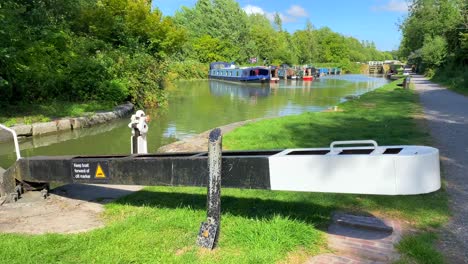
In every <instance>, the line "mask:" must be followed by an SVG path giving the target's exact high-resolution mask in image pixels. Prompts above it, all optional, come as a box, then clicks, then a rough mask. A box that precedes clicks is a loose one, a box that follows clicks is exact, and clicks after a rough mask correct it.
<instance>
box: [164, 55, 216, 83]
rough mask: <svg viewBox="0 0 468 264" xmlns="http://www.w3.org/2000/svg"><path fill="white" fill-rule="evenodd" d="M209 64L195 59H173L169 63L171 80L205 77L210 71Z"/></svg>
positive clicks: (169, 77)
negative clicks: (182, 60)
mask: <svg viewBox="0 0 468 264" xmlns="http://www.w3.org/2000/svg"><path fill="white" fill-rule="evenodd" d="M208 66H209V65H208V64H206V63H201V62H198V61H194V60H186V61H184V62H178V61H173V62H170V63H169V75H168V79H169V80H175V79H183V80H191V79H205V78H207V73H208Z"/></svg>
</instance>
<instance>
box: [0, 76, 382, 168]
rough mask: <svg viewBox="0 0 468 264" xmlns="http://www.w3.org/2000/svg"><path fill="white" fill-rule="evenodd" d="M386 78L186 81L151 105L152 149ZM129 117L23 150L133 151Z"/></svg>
mask: <svg viewBox="0 0 468 264" xmlns="http://www.w3.org/2000/svg"><path fill="white" fill-rule="evenodd" d="M385 83H387V80H385V79H384V78H377V77H370V76H365V75H341V76H330V77H327V78H322V79H320V80H316V81H313V82H302V81H290V80H288V81H280V83H278V84H274V85H271V86H260V85H247V86H246V85H240V84H235V83H227V82H220V81H208V80H205V81H181V82H178V83H176V85H174V86H173V87H170V88H168V90H169V92H170V96H169V108H168V109H167V110H165V111H159V110H151V109H149V110H147V112H148V113H149V114H150V115H151V116H152V117H153V118H152V121H151V123H150V130H149V134H148V144H149V145H148V149H149V150H150V151H151V152H154V151H155V150H156V149H157V148H159V147H160V146H162V145H165V144H168V143H171V142H173V141H176V140H179V139H182V138H185V137H189V136H191V135H194V134H197V133H200V132H203V131H206V130H208V129H210V128H213V127H216V126H221V125H224V124H229V123H232V122H237V121H242V120H247V119H252V118H259V117H273V116H284V115H292V114H299V113H302V112H306V111H321V110H324V109H326V108H329V107H331V106H333V105H336V104H337V103H339V102H342V101H343V100H344V99H343V98H344V97H345V96H347V95H359V94H363V93H366V92H368V91H371V90H373V89H375V88H377V87H380V86H382V85H383V84H385ZM128 122H129V121H128V119H122V120H117V121H114V122H111V123H108V124H103V125H99V126H95V127H92V128H87V129H81V130H76V131H69V132H63V133H59V134H54V135H47V136H41V137H33V138H28V139H22V140H21V142H20V148H21V149H22V153H21V154H22V155H23V156H38V155H85V154H93V155H96V154H128V153H129V152H130V133H131V131H130V129H129V128H128V127H127V124H128ZM12 150H13V144H12V142H8V143H0V166H1V167H4V168H5V167H8V166H10V165H11V164H12V163H13V162H14V160H15V154H14V153H13V152H12Z"/></svg>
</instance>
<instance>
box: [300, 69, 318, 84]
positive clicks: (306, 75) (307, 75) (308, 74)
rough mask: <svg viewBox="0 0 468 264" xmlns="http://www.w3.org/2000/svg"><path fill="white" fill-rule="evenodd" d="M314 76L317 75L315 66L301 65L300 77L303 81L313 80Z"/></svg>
mask: <svg viewBox="0 0 468 264" xmlns="http://www.w3.org/2000/svg"><path fill="white" fill-rule="evenodd" d="M314 76H317V70H316V69H315V67H309V66H306V67H301V68H299V70H298V77H299V78H301V79H302V80H303V81H313V80H314Z"/></svg>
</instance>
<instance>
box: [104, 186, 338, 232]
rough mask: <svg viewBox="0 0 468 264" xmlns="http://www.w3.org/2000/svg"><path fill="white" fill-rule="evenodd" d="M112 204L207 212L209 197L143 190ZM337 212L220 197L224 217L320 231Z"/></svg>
mask: <svg viewBox="0 0 468 264" xmlns="http://www.w3.org/2000/svg"><path fill="white" fill-rule="evenodd" d="M279 195H281V194H279ZM113 203H115V204H123V205H132V206H149V207H158V208H169V209H176V208H191V209H196V210H206V209H207V207H206V206H207V197H206V195H205V194H197V193H183V192H160V191H147V190H142V191H139V192H137V193H134V194H131V195H129V196H126V197H122V198H120V199H118V200H116V201H114V202H113ZM335 209H336V207H334V206H324V205H320V204H316V203H313V202H305V201H280V200H273V199H262V198H252V197H234V196H229V195H222V196H221V211H222V214H230V215H234V216H241V217H244V218H251V219H257V218H258V219H272V218H274V217H275V216H282V217H285V218H291V219H296V220H300V221H303V222H305V223H308V224H312V225H313V226H315V227H317V228H321V229H325V228H326V227H327V224H328V222H329V221H330V217H331V214H332V212H333V211H334V210H335Z"/></svg>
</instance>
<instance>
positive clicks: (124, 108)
mask: <svg viewBox="0 0 468 264" xmlns="http://www.w3.org/2000/svg"><path fill="white" fill-rule="evenodd" d="M133 109H134V106H133V104H132V103H130V102H128V103H125V104H122V105H118V106H116V107H115V108H114V110H112V111H107V112H97V113H94V114H91V115H88V116H82V117H65V118H59V119H56V120H53V121H50V122H36V123H32V124H19V125H14V126H12V127H11V129H13V130H14V131H15V132H16V135H17V136H18V137H32V136H40V135H46V134H53V133H57V132H62V131H68V130H76V129H81V128H87V127H91V126H94V125H97V124H103V123H106V122H109V121H111V120H114V119H117V118H122V117H124V116H126V115H128V114H130V113H131V112H132V111H133ZM9 140H11V135H10V134H9V133H5V131H0V142H5V141H9Z"/></svg>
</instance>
